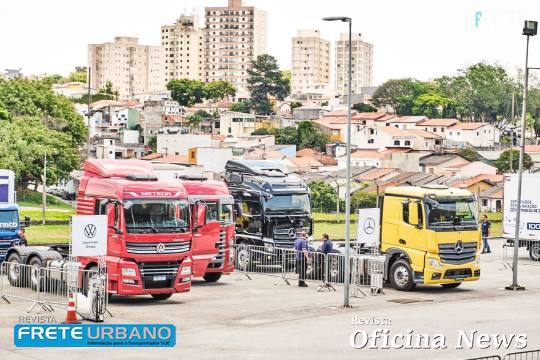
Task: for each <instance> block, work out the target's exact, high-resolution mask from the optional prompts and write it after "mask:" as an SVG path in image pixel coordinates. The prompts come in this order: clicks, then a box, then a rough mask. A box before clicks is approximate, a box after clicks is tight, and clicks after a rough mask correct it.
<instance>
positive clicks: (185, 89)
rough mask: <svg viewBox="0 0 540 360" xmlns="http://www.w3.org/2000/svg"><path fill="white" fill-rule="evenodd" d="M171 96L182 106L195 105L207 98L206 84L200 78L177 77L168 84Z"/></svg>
mask: <svg viewBox="0 0 540 360" xmlns="http://www.w3.org/2000/svg"><path fill="white" fill-rule="evenodd" d="M167 89H168V90H170V91H171V97H172V98H173V99H174V100H176V101H178V103H179V104H180V105H181V106H193V105H195V104H199V103H201V102H203V100H204V99H206V85H205V84H204V83H203V82H202V81H199V80H191V79H176V80H171V81H169V83H168V84H167Z"/></svg>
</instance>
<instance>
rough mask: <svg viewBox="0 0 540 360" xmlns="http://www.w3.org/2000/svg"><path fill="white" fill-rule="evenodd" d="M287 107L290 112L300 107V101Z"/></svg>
mask: <svg viewBox="0 0 540 360" xmlns="http://www.w3.org/2000/svg"><path fill="white" fill-rule="evenodd" d="M289 106H290V107H291V112H292V111H293V110H294V109H296V108H299V107H302V103H301V102H300V101H293V102H291V104H290V105H289Z"/></svg>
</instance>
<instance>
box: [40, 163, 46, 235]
mask: <svg viewBox="0 0 540 360" xmlns="http://www.w3.org/2000/svg"><path fill="white" fill-rule="evenodd" d="M42 183H43V188H42V191H43V193H42V198H41V207H42V209H41V210H42V220H41V223H42V224H43V225H45V209H46V208H47V152H45V157H44V158H43V179H42Z"/></svg>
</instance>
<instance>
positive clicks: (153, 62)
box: [88, 36, 165, 99]
mask: <svg viewBox="0 0 540 360" xmlns="http://www.w3.org/2000/svg"><path fill="white" fill-rule="evenodd" d="M163 60H164V59H163V51H162V47H161V46H150V45H140V44H139V40H138V39H137V38H134V37H121V36H118V37H115V38H114V42H107V43H103V44H90V45H88V66H89V67H90V69H91V70H90V77H91V78H90V87H92V88H94V89H100V88H102V87H103V86H105V84H106V83H107V81H110V82H111V83H112V84H113V88H114V89H116V90H118V92H119V93H120V98H121V99H132V98H133V97H134V96H136V95H138V94H143V93H150V92H159V91H162V90H164V89H165V81H164V77H163Z"/></svg>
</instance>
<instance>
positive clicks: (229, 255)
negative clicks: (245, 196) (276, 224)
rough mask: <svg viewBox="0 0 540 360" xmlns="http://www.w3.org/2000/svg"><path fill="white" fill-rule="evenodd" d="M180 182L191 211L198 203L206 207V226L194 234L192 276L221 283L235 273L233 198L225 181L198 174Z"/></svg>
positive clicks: (188, 176) (184, 177) (183, 177)
mask: <svg viewBox="0 0 540 360" xmlns="http://www.w3.org/2000/svg"><path fill="white" fill-rule="evenodd" d="M179 179H180V180H181V183H182V186H183V187H184V188H185V189H186V191H187V194H188V199H189V203H190V206H191V207H192V211H193V208H194V207H195V206H197V204H199V203H204V204H206V224H205V225H204V226H202V227H200V228H199V229H197V230H195V231H194V233H193V248H192V251H193V276H194V277H203V278H204V279H205V280H206V281H208V282H215V281H218V280H219V279H220V278H221V275H222V274H230V273H231V272H232V271H233V270H234V242H235V223H234V214H233V207H234V199H233V197H232V195H231V194H230V192H229V189H228V188H227V185H226V184H225V183H224V182H221V181H214V180H207V178H206V177H204V176H198V175H184V176H181V177H180V178H179Z"/></svg>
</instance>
